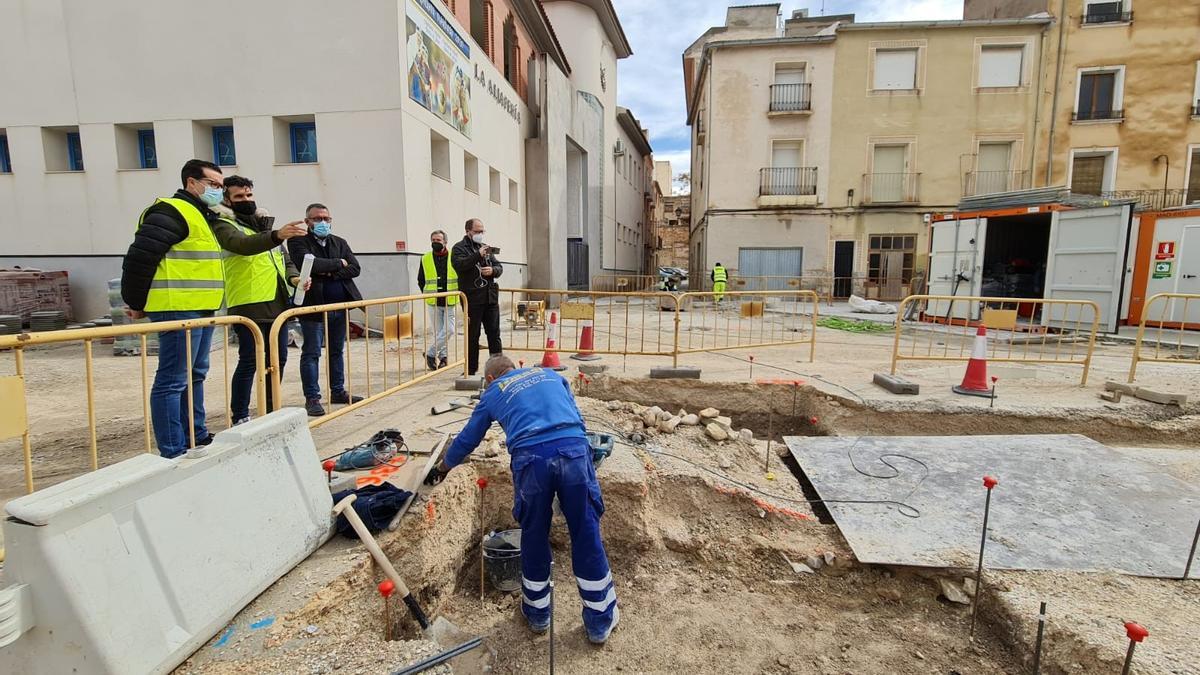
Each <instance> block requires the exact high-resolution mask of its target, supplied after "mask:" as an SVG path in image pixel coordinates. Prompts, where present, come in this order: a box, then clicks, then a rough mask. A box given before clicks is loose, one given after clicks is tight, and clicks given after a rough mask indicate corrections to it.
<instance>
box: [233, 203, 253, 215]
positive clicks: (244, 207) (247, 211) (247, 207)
mask: <svg viewBox="0 0 1200 675" xmlns="http://www.w3.org/2000/svg"><path fill="white" fill-rule="evenodd" d="M231 208H232V209H233V212H234V213H236V214H238V215H239V216H252V215H254V212H255V211H257V210H258V204H255V203H254V202H234V203H233V206H232V207H231Z"/></svg>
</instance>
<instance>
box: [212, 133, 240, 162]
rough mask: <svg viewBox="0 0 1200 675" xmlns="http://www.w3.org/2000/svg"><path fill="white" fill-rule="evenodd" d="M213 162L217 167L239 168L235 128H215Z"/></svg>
mask: <svg viewBox="0 0 1200 675" xmlns="http://www.w3.org/2000/svg"><path fill="white" fill-rule="evenodd" d="M213 161H214V162H215V163H216V165H217V166H237V147H236V146H234V144H233V127H213Z"/></svg>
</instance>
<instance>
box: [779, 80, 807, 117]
mask: <svg viewBox="0 0 1200 675" xmlns="http://www.w3.org/2000/svg"><path fill="white" fill-rule="evenodd" d="M809 110H812V85H811V84H808V83H804V84H773V85H771V112H807V111H809Z"/></svg>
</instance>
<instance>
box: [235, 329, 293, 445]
mask: <svg viewBox="0 0 1200 675" xmlns="http://www.w3.org/2000/svg"><path fill="white" fill-rule="evenodd" d="M258 330H259V331H261V332H262V336H263V344H264V347H265V348H266V353H265V354H264V355H263V360H264V361H265V363H264V365H265V366H266V367H267V368H270V367H271V353H272V351H273V350H278V351H279V378H280V380H281V381H282V379H283V367H284V366H286V365H287V356H288V327H287V325H284V327H283V329H282V330H280V331H279V339H278V341H277V342H276V343H275V344H274V345H272V344H271V324H269V323H259V324H258ZM233 332H234V334H235V335H237V340H238V363H237V367H236V368H234V369H233V382H232V384H231V385H230V392H229V412H230V413H231V414H232V415H233V421H235V422H236V421H238V420H241V419H245V418H247V417H249V416H250V394H251V392H252V391H253V387H254V379H255V378H254V374H255V373H256V372H258V364H257V361H258V359H257V355H258V349H256V346H255V344H254V336H253V335H252V334H251V333H250V329H249V328H246V327H245V326H243V325H241V324H234V325H233ZM274 379H275V378H273V377H271V375H270V374H268V375H267V377H266V382H267V409H266V411H262V410H260V411H258V414H259V415H265V414H267V413H269V412H271V411H272V410H274V409H275V400H274V396H275V388H274V386H272V384H271V382H272V381H273V380H274Z"/></svg>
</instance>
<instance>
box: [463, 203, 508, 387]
mask: <svg viewBox="0 0 1200 675" xmlns="http://www.w3.org/2000/svg"><path fill="white" fill-rule="evenodd" d="M465 229H466V236H464V237H463V239H462V241H460V242H458V243H457V244H455V245H454V248H453V249H452V250H451V252H450V264H451V265H454V271H455V272H457V273H458V279H459V282H458V287H459V289H461V290H462V292H463V293H465V294H466V296H467V372H468V373H470V374H471V375H474V374H475V371H476V370H478V369H479V331H480V328H482V329H483V331H484V332H485V333H487V343H488V353H489V354H491V355H492V356H495V355H497V354H499V353H501V352H503V351H504V344H503V343H502V342H501V341H500V286H498V285H497V284H496V280H497V279H499V278H500V275H502V274H504V266H503V265H501V264H500V261H499V260H496V256H495V255H494V254H493V251H492V247H490V246H487V245H486V244H484V243H483V238H484V233H485V230H484V227H483V221H482V220H480V219H478V218H472V219H470V220H468V221H467V222H466V225H465Z"/></svg>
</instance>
